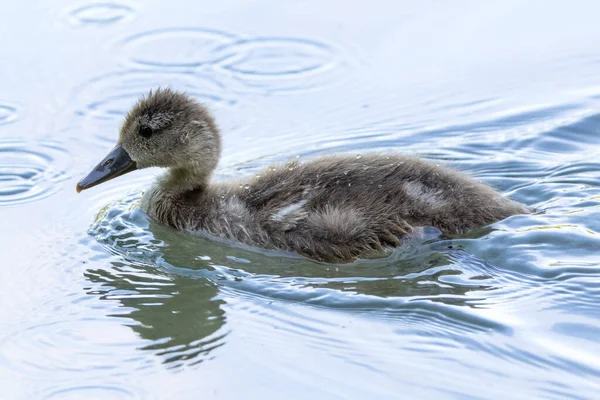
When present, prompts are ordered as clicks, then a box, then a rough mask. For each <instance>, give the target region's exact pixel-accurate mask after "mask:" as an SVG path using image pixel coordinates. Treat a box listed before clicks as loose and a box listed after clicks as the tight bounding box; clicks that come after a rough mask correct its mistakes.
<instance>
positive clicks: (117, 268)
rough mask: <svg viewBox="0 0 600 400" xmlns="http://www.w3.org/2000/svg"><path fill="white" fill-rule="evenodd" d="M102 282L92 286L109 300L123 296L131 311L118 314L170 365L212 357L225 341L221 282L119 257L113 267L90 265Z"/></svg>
mask: <svg viewBox="0 0 600 400" xmlns="http://www.w3.org/2000/svg"><path fill="white" fill-rule="evenodd" d="M85 277H86V278H87V279H89V280H90V281H91V282H93V283H95V284H97V285H95V286H94V288H93V289H92V290H91V291H90V292H88V294H94V295H98V296H100V298H101V299H103V300H109V301H119V302H120V303H121V304H122V306H123V307H124V308H125V310H126V311H124V312H123V313H119V314H115V315H113V316H116V317H124V318H127V319H129V320H133V323H126V325H128V326H130V327H131V329H133V330H134V331H135V332H136V333H137V334H139V335H140V337H142V338H143V339H147V340H150V341H151V342H152V343H151V344H149V345H147V346H144V347H142V348H141V350H144V351H151V352H153V353H154V354H156V355H157V356H159V357H161V358H162V359H163V362H164V363H165V364H168V366H169V368H177V367H180V366H182V365H184V364H186V363H187V364H188V365H194V364H197V363H199V362H201V361H204V360H206V359H210V358H211V357H212V354H211V352H212V350H214V349H216V348H218V347H220V346H222V345H223V344H224V343H225V336H226V334H227V333H226V332H224V330H223V326H224V324H225V316H224V312H223V310H222V309H221V308H220V307H221V305H222V304H223V301H222V300H220V299H218V298H217V288H216V287H215V285H214V284H212V283H211V282H209V281H207V280H206V279H190V278H187V277H182V276H173V275H168V274H161V273H160V272H159V271H156V269H155V268H154V267H153V266H151V265H143V264H139V263H129V262H123V263H121V262H113V263H112V268H111V269H94V270H88V271H87V272H86V273H85Z"/></svg>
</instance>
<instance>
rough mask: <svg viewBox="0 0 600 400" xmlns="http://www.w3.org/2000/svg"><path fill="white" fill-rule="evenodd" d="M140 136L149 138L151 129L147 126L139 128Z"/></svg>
mask: <svg viewBox="0 0 600 400" xmlns="http://www.w3.org/2000/svg"><path fill="white" fill-rule="evenodd" d="M140 135H141V136H143V137H145V138H149V137H150V136H152V128H150V127H149V126H148V125H142V126H140Z"/></svg>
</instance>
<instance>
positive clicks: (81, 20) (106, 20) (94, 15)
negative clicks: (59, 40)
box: [68, 3, 134, 25]
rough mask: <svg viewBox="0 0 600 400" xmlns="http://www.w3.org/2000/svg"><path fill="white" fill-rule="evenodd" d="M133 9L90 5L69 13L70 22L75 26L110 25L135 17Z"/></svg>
mask: <svg viewBox="0 0 600 400" xmlns="http://www.w3.org/2000/svg"><path fill="white" fill-rule="evenodd" d="M133 11H134V10H133V8H131V7H129V6H126V5H124V4H118V3H96V4H88V5H85V6H82V7H79V8H76V9H74V10H73V11H71V12H70V13H69V16H68V18H69V21H70V22H71V23H72V24H75V25H108V24H114V23H116V22H119V21H122V20H124V19H126V18H128V17H130V16H131V15H133Z"/></svg>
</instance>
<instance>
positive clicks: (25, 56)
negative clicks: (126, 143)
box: [0, 0, 600, 400]
mask: <svg viewBox="0 0 600 400" xmlns="http://www.w3.org/2000/svg"><path fill="white" fill-rule="evenodd" d="M598 15H600V3H597V2H595V1H591V0H588V1H580V2H576V3H567V2H564V1H558V0H556V1H541V0H538V1H533V0H532V1H528V2H523V1H518V0H505V1H502V2H500V1H497V2H490V1H488V2H474V1H466V0H459V1H454V2H440V1H433V0H429V1H427V0H426V1H418V2H416V1H413V2H409V1H400V2H394V1H383V0H381V1H379V0H375V1H370V2H366V3H364V4H362V3H356V4H354V3H349V2H341V1H337V2H336V1H326V2H318V1H298V2H276V1H262V0H259V1H244V0H235V1H231V2H212V3H208V2H193V1H189V0H187V1H185V0H172V1H169V2H168V3H165V2H160V1H156V0H152V1H147V2H144V3H140V2H133V1H110V0H109V1H103V2H75V1H66V0H58V1H53V2H41V1H39V2H37V4H32V3H27V2H21V3H20V2H7V3H6V4H3V5H2V9H1V12H0V27H2V28H0V29H1V30H0V31H1V32H2V34H1V35H0V60H1V62H0V76H2V80H1V84H0V222H1V223H0V254H1V255H2V260H3V262H2V268H0V296H1V297H0V300H1V302H2V307H1V308H0V385H1V387H2V398H9V399H53V400H56V399H82V398H86V399H131V398H134V399H135V398H138V399H174V398H177V399H198V398H219V399H239V398H244V399H254V398H266V399H406V398H422V399H425V398H431V399H466V398H472V399H500V398H511V399H521V398H522V399H532V398H546V399H565V398H572V399H593V398H598V393H600V339H599V338H600V307H599V302H600V161H598V160H599V159H600V132H599V131H600V111H599V110H600V75H599V74H598V71H599V70H600V69H599V67H600V56H598V54H599V53H598V51H599V50H600V48H599V46H598V43H600V25H599V24H598V21H597V20H598V17H597V16H598ZM159 85H163V86H164V85H170V86H172V87H173V88H175V89H179V90H185V91H187V92H188V93H190V94H191V95H193V96H195V97H197V98H198V99H200V100H202V101H204V102H205V103H206V104H207V105H208V106H209V107H210V109H211V110H212V111H213V112H214V114H215V115H216V118H217V120H218V122H219V124H220V126H221V129H222V131H223V134H224V154H223V158H222V161H221V164H220V166H219V169H218V171H217V176H216V179H229V178H238V177H244V176H252V175H253V174H256V173H257V171H259V170H260V169H262V168H264V167H265V166H267V165H268V164H270V163H271V162H277V161H283V160H287V159H290V158H296V157H298V158H299V159H300V161H301V162H302V161H303V160H309V159H310V158H312V157H314V156H316V155H319V154H328V153H333V152H344V153H349V154H356V155H360V154H365V153H368V152H376V151H382V150H386V151H389V150H394V151H397V152H400V153H403V154H411V155H419V156H421V157H424V158H426V159H429V160H432V161H433V162H436V163H440V164H445V165H448V166H451V167H453V168H458V169H461V170H463V171H466V172H468V173H470V174H472V175H474V176H475V177H477V178H478V179H480V180H482V181H484V182H487V183H489V184H491V185H493V186H494V187H496V188H497V189H498V190H500V191H501V192H502V193H503V194H504V195H506V196H509V197H511V198H513V199H515V200H518V201H521V202H524V203H526V204H528V205H531V206H534V207H536V208H537V209H538V210H540V212H539V213H537V214H535V215H527V216H515V217H511V218H509V219H507V220H504V221H500V222H498V223H496V224H493V225H492V226H489V227H485V228H482V229H479V230H476V231H474V232H471V233H470V234H468V235H465V236H462V237H457V238H452V239H451V240H448V239H442V238H441V237H440V236H439V235H438V232H437V231H436V230H435V229H428V230H426V231H425V234H424V237H423V238H420V239H417V238H415V239H412V240H411V241H409V242H408V243H406V244H405V246H403V247H402V248H400V249H397V250H396V251H394V252H393V253H392V254H391V255H389V257H386V258H380V259H374V260H362V261H358V262H356V263H353V264H348V265H324V264H319V263H314V262H312V261H309V260H306V259H304V258H301V257H297V256H293V255H290V254H287V253H279V252H273V251H271V252H269V251H261V250H257V249H251V248H246V247H244V246H239V245H235V244H232V243H229V242H221V241H214V240H210V239H208V238H204V237H201V236H200V237H198V236H191V235H188V234H184V233H180V232H176V231H173V230H172V229H170V228H167V227H164V226H160V225H158V224H156V223H154V222H152V221H149V220H148V218H147V217H146V216H145V215H144V213H143V212H142V211H141V210H139V209H138V208H137V206H136V204H137V202H138V201H139V198H140V195H141V192H142V191H143V190H144V188H145V187H147V186H148V185H149V184H150V182H151V181H152V179H153V177H154V176H155V175H156V174H157V173H158V172H159V171H157V170H150V171H136V172H135V173H132V174H129V175H127V176H126V177H121V178H119V179H118V180H115V181H111V182H108V183H106V184H103V185H102V186H99V187H98V188H94V189H93V190H90V191H86V192H84V193H82V194H79V195H78V194H76V193H75V183H76V182H77V181H78V179H79V178H81V177H82V176H84V175H85V174H86V173H87V172H88V171H89V169H90V168H91V167H92V166H93V165H95V164H96V163H97V162H98V161H99V160H100V159H101V158H102V157H103V156H104V155H105V154H106V153H107V151H108V150H109V149H110V148H112V146H113V145H114V142H115V140H116V138H117V134H118V129H119V126H120V123H121V121H122V119H123V115H124V113H125V112H126V111H127V110H128V108H129V107H130V106H131V105H132V103H133V102H134V101H135V100H136V99H137V98H139V96H140V95H142V94H143V93H145V92H147V91H148V90H149V89H151V88H154V87H157V86H159Z"/></svg>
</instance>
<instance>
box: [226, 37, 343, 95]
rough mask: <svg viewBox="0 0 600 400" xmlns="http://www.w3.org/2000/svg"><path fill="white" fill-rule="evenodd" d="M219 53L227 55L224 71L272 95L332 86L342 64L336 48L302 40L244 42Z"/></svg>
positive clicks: (247, 84) (236, 43)
mask: <svg viewBox="0 0 600 400" xmlns="http://www.w3.org/2000/svg"><path fill="white" fill-rule="evenodd" d="M219 52H220V53H222V54H224V55H225V56H224V57H223V60H222V61H221V62H220V63H219V66H220V68H222V69H223V70H225V71H227V72H229V73H231V74H232V75H233V76H234V77H235V78H237V79H238V80H239V81H240V82H242V83H243V84H244V85H245V86H247V87H248V88H251V89H254V90H259V91H266V92H269V93H271V92H278V91H290V90H314V89H318V88H320V87H322V86H325V85H328V84H329V83H330V82H328V81H330V80H332V79H333V78H334V76H332V74H331V73H332V72H334V71H335V69H336V68H335V67H336V66H338V65H339V64H340V63H341V62H342V60H341V59H340V54H339V52H337V51H336V50H335V49H334V48H333V47H331V46H329V45H327V44H325V43H322V42H318V41H313V40H308V39H302V38H280V37H264V38H261V37H259V38H251V39H244V40H239V41H236V42H234V43H231V44H228V45H225V46H222V47H221V48H220V49H219ZM327 72H330V73H329V74H327Z"/></svg>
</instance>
